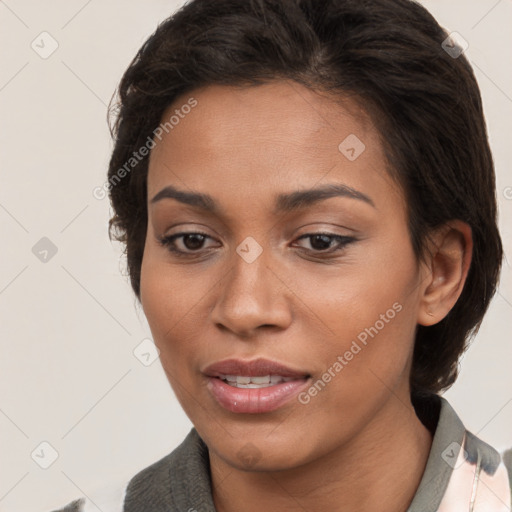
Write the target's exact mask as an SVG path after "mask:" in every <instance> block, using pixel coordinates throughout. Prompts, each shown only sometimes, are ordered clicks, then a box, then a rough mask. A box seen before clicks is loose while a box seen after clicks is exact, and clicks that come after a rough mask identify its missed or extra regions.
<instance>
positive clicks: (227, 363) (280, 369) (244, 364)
mask: <svg viewBox="0 0 512 512" xmlns="http://www.w3.org/2000/svg"><path fill="white" fill-rule="evenodd" d="M203 373H204V374H205V375H207V376H208V377H220V376H222V375H244V376H247V377H258V376H263V375H281V376H282V377H293V378H297V379H301V378H304V377H309V373H308V372H305V371H302V370H295V369H293V368H290V367H288V366H285V365H284V364H282V363H278V362H277V361H272V360H270V359H264V358H259V359H253V360H251V361H244V360H242V359H225V360H223V361H219V362H217V363H213V364H211V365H210V366H207V367H206V368H205V369H204V370H203Z"/></svg>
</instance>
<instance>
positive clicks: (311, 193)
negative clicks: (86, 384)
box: [151, 183, 375, 215]
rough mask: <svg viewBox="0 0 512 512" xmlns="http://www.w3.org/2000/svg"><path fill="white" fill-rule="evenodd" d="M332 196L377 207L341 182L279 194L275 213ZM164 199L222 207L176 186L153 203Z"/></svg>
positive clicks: (207, 208) (204, 207)
mask: <svg viewBox="0 0 512 512" xmlns="http://www.w3.org/2000/svg"><path fill="white" fill-rule="evenodd" d="M331 197H347V198H350V199H357V200H359V201H363V202H365V203H367V204H369V205H371V206H373V207H374V208H375V204H374V202H373V201H372V200H371V198H370V197H368V196H367V195H366V194H363V193H362V192H359V191H358V190H356V189H354V188H352V187H349V186H347V185H342V184H340V183H329V184H327V185H323V186H321V187H317V188H311V189H307V190H297V191H294V192H290V193H287V194H279V195H278V196H277V197H276V202H275V205H274V211H273V213H274V215H276V214H279V213H285V212H292V211H295V210H300V209H303V208H306V207H307V206H310V205H312V204H314V203H317V202H319V201H323V200H325V199H329V198H331ZM162 199H175V200H177V201H179V202H180V203H183V204H187V205H190V206H195V207H197V208H200V209H202V210H205V211H207V212H210V213H213V214H216V215H219V214H220V209H219V206H218V205H217V203H216V202H215V200H214V199H213V197H212V196H210V195H208V194H203V193H199V192H186V191H184V190H178V189H177V188H175V187H172V186H170V185H169V186H167V187H165V188H163V189H162V190H160V192H158V193H157V194H156V195H155V196H154V197H153V199H151V204H154V203H156V202H158V201H160V200H162Z"/></svg>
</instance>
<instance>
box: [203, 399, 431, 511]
mask: <svg viewBox="0 0 512 512" xmlns="http://www.w3.org/2000/svg"><path fill="white" fill-rule="evenodd" d="M388 402H389V404H388V405H387V406H386V407H383V408H382V409H381V411H380V413H379V415H378V417H375V418H374V419H373V420H372V422H370V423H369V424H368V425H367V426H366V427H365V429H364V430H362V431H360V432H359V433H358V434H357V435H356V436H354V437H353V438H352V439H351V440H350V442H348V443H345V444H344V445H343V446H340V447H338V449H337V450H335V451H333V452H331V453H329V454H327V455H326V456H324V457H321V458H318V459H315V460H313V461H311V462H308V463H306V464H304V465H301V466H299V467H294V468H291V469H287V470H281V471H275V472H254V471H253V472H251V471H241V470H239V469H238V468H234V467H233V466H231V465H229V464H227V463H226V462H225V461H224V460H223V459H221V458H220V457H218V456H216V455H215V454H214V453H213V452H212V451H210V469H211V475H212V494H213V500H214V504H215V508H216V510H217V512H235V511H239V510H244V511H245V512H261V510H266V511H269V512H274V511H275V512H277V511H279V512H292V511H294V512H295V511H297V512H299V511H303V510H308V511H311V512H316V511H318V512H320V511H322V512H323V511H325V510H336V511H338V512H349V511H350V512H356V511H361V512H362V511H365V512H373V511H375V512H377V511H378V512H406V510H407V508H408V506H409V505H410V503H411V501H412V499H413V497H414V494H415V492H416V490H417V488H418V486H419V483H420V481H421V477H422V475H423V472H424V470H425V466H426V463H427V459H428V455H429V452H430V448H431V445H432V434H431V433H430V431H429V430H428V429H427V428H426V427H425V426H424V425H423V424H422V423H421V421H420V420H419V418H418V417H417V416H416V413H415V410H414V407H413V406H412V403H411V402H410V399H408V400H407V401H406V400H404V401H402V400H401V399H400V400H399V399H397V398H396V397H395V396H392V397H391V398H390V399H389V400H388Z"/></svg>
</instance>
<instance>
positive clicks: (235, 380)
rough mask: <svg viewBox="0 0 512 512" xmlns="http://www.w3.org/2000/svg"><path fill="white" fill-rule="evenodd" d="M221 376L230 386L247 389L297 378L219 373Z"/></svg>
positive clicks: (264, 386)
mask: <svg viewBox="0 0 512 512" xmlns="http://www.w3.org/2000/svg"><path fill="white" fill-rule="evenodd" d="M219 378H220V379H222V380H223V381H224V382H226V383H228V384H229V385H230V386H233V387H237V388H246V389H257V388H266V387H269V386H274V385H275V384H279V383H280V382H288V381H290V380H295V378H294V377H281V375H262V376H255V377H248V376H246V375H219Z"/></svg>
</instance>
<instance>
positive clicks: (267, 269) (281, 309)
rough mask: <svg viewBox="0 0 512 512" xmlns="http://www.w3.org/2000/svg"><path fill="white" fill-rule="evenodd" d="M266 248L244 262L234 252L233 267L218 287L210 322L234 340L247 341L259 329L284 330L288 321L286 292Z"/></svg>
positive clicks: (287, 289) (290, 317)
mask: <svg viewBox="0 0 512 512" xmlns="http://www.w3.org/2000/svg"><path fill="white" fill-rule="evenodd" d="M269 251H270V250H269V249H266V250H264V251H263V252H262V253H261V254H260V256H259V257H258V258H257V259H256V260H254V261H252V262H250V263H249V262H248V261H246V260H245V259H244V258H242V257H241V256H239V254H238V253H236V252H235V254H234V255H233V265H232V267H231V269H230V271H228V273H227V274H226V275H225V277H224V278H223V279H222V280H221V282H220V283H219V284H218V286H219V290H220V291H219V293H218V295H217V296H216V299H217V300H216V303H215V306H214V308H213V310H212V320H213V321H214V323H215V324H216V325H217V326H218V327H219V328H221V329H222V328H224V329H227V330H229V331H231V332H232V333H234V334H236V335H237V337H241V338H251V337H253V336H255V335H256V331H257V330H259V329H261V328H268V329H270V328H274V329H279V330H281V329H285V328H286V327H288V326H289V325H290V323H291V320H292V311H291V300H290V298H291V296H292V293H291V291H290V289H289V288H288V287H287V286H286V277H285V276H284V275H282V274H283V272H280V271H279V268H277V265H272V262H271V261H270V260H271V258H270V257H269Z"/></svg>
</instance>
